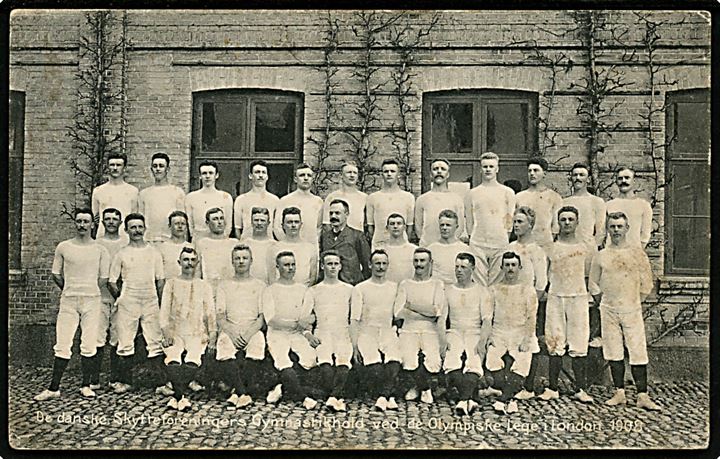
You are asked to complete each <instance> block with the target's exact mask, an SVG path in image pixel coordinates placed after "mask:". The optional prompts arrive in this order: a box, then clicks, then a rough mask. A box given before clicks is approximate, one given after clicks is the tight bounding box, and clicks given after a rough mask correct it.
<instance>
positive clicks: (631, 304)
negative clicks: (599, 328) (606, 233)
mask: <svg viewBox="0 0 720 459" xmlns="http://www.w3.org/2000/svg"><path fill="white" fill-rule="evenodd" d="M588 286H589V288H590V293H591V294H593V295H598V294H600V293H602V294H603V296H602V300H601V302H600V307H604V308H608V309H612V310H613V311H616V312H632V311H635V310H637V309H639V308H641V307H642V306H641V299H642V298H643V297H644V296H647V295H648V294H649V293H650V291H651V290H652V269H651V268H650V261H649V260H648V257H647V255H646V254H645V251H644V250H643V249H642V248H640V247H638V246H629V247H625V248H616V247H613V246H610V247H605V248H604V249H603V250H601V251H600V252H598V253H597V254H596V255H595V257H594V258H593V260H592V265H591V266H590V279H589V281H588Z"/></svg>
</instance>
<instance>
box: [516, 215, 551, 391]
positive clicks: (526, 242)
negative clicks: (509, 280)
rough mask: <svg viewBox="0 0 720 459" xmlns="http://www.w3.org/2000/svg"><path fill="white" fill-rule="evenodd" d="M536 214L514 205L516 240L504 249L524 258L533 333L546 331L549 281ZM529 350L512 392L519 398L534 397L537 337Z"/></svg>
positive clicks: (541, 334) (523, 269)
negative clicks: (533, 300)
mask: <svg viewBox="0 0 720 459" xmlns="http://www.w3.org/2000/svg"><path fill="white" fill-rule="evenodd" d="M536 215H537V214H536V213H535V211H534V210H532V209H531V208H530V207H527V206H520V207H518V208H517V209H515V215H514V216H513V232H514V233H515V235H516V236H517V240H515V241H513V242H511V243H510V244H509V245H508V248H507V250H508V251H510V252H515V253H516V254H518V255H519V256H520V258H522V259H523V260H524V263H523V268H522V269H521V270H520V281H521V282H524V283H526V284H528V285H531V286H532V287H533V288H534V289H535V293H536V294H537V298H538V315H537V320H536V322H535V336H536V337H538V336H544V335H545V288H547V284H548V282H547V257H546V256H545V252H544V251H543V249H541V248H540V246H539V245H537V244H536V243H535V239H534V233H535V231H534V228H535V223H536V220H535V217H536ZM556 219H557V217H556ZM551 247H552V246H551ZM531 352H532V354H533V355H532V362H531V364H530V372H529V373H528V375H527V377H526V378H525V383H524V384H523V390H521V391H520V392H519V393H517V394H516V395H515V398H516V399H518V400H528V399H531V398H533V397H535V393H534V391H535V374H536V372H537V365H538V357H537V356H538V352H540V346H539V345H538V343H537V340H535V342H533V345H532V346H531Z"/></svg>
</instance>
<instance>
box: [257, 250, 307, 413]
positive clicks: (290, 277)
mask: <svg viewBox="0 0 720 459" xmlns="http://www.w3.org/2000/svg"><path fill="white" fill-rule="evenodd" d="M275 265H276V267H277V271H278V273H279V276H280V277H279V278H278V280H277V281H276V282H275V283H273V284H272V285H270V286H268V287H267V288H266V289H265V290H264V291H263V298H262V308H263V309H262V312H263V317H264V320H265V323H267V326H268V330H267V337H266V339H267V346H268V350H269V351H270V355H271V356H272V358H273V361H274V362H275V368H276V369H277V370H278V371H279V372H280V384H278V385H277V386H275V388H274V389H273V390H272V391H270V393H269V394H268V396H267V402H268V403H277V402H278V401H279V400H280V398H281V397H282V396H283V393H285V394H286V395H287V396H288V398H289V399H290V400H293V401H300V400H303V406H304V407H305V408H306V409H308V410H312V409H313V408H315V407H316V406H317V401H315V400H314V399H313V397H312V395H313V391H312V390H310V389H308V388H307V387H306V386H304V385H302V384H301V380H300V377H299V376H298V372H297V371H296V369H295V368H293V362H292V360H290V352H293V353H294V354H295V355H297V357H298V364H299V366H300V367H302V368H303V369H304V370H306V371H305V372H303V376H307V370H310V369H311V368H313V367H315V365H316V361H315V360H316V353H315V349H314V347H312V346H311V344H313V345H314V346H317V345H318V344H319V343H318V341H317V338H315V337H314V336H313V335H312V333H311V332H310V326H311V324H312V322H313V319H312V317H311V316H302V300H303V297H304V296H305V291H306V290H307V287H305V285H304V284H300V283H298V282H295V255H293V253H292V252H287V251H285V252H280V253H278V254H277V257H276V262H275ZM303 379H305V378H303Z"/></svg>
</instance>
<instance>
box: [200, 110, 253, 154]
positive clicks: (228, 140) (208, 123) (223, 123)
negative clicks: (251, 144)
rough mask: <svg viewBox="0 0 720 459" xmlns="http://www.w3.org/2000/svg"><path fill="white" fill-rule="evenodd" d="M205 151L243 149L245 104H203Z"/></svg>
mask: <svg viewBox="0 0 720 459" xmlns="http://www.w3.org/2000/svg"><path fill="white" fill-rule="evenodd" d="M202 111H203V112H202V113H203V117H202V149H203V151H241V150H242V120H243V119H244V116H243V115H244V106H243V104H232V103H217V102H205V103H203V104H202Z"/></svg>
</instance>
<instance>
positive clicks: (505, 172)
mask: <svg viewBox="0 0 720 459" xmlns="http://www.w3.org/2000/svg"><path fill="white" fill-rule="evenodd" d="M498 182H500V183H502V184H503V185H505V186H509V187H510V188H512V189H513V190H514V191H515V192H516V193H517V192H518V191H520V190H523V189H525V187H526V186H527V166H526V165H525V163H516V162H513V163H509V164H508V163H505V162H503V160H502V157H501V159H500V170H499V171H498Z"/></svg>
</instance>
